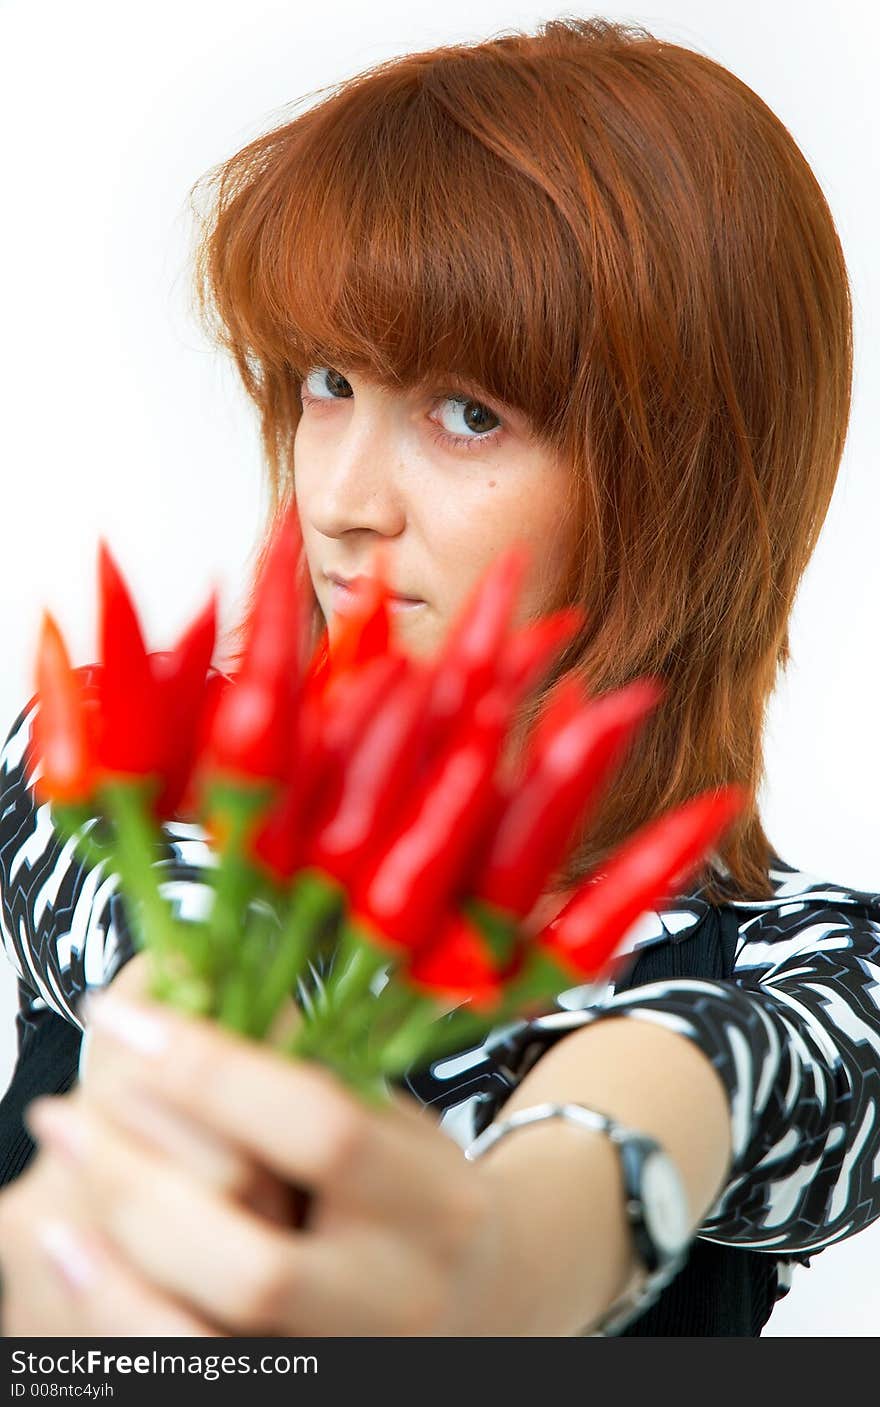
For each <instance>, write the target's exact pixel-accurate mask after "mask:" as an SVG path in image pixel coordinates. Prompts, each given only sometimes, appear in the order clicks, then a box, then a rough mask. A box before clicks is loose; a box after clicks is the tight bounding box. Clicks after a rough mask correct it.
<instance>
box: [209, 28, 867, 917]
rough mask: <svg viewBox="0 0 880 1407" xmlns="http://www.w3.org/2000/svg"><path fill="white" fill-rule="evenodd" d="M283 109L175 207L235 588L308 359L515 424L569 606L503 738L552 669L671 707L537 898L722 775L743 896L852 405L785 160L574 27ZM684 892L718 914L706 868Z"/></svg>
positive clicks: (741, 91)
mask: <svg viewBox="0 0 880 1407" xmlns="http://www.w3.org/2000/svg"><path fill="white" fill-rule="evenodd" d="M310 96H311V97H315V98H316V99H317V100H316V101H313V102H311V103H310V104H307V103H306V102H305V100H304V104H303V110H302V111H300V112H299V113H297V114H296V115H293V116H286V119H285V120H284V121H283V122H282V123H281V124H280V125H276V126H275V127H273V129H272V130H270V131H268V132H267V133H265V135H262V136H259V137H258V138H257V139H256V140H254V141H252V142H250V143H249V144H248V145H247V146H245V147H244V148H243V149H242V150H240V151H238V152H236V153H235V154H234V155H233V156H231V157H229V158H228V159H227V160H224V161H222V162H221V163H220V164H219V165H218V166H216V167H214V168H212V170H211V171H209V172H208V173H207V174H206V175H205V176H203V177H202V178H200V180H199V181H198V182H196V185H195V186H194V187H193V191H192V192H191V196H193V197H196V198H197V199H196V200H195V202H194V209H195V211H196V213H197V215H198V216H199V219H200V221H201V229H200V235H199V238H198V240H197V243H196V247H195V257H194V288H195V294H196V298H195V305H196V309H197V312H198V314H199V315H200V316H201V318H202V320H203V324H204V326H205V327H206V329H207V330H208V332H209V334H210V335H211V336H212V337H213V338H214V339H215V340H216V342H217V343H218V344H219V345H220V346H222V347H223V348H225V349H226V350H227V351H228V352H229V353H230V354H231V355H232V357H233V358H234V360H235V363H236V365H237V367H238V371H239V373H240V375H241V379H242V382H243V384H244V386H245V389H246V391H247V393H248V395H249V396H250V397H251V399H252V400H253V402H254V404H255V406H256V408H257V410H258V412H259V418H260V428H261V435H262V443H263V447H264V452H265V461H266V468H267V475H268V488H269V510H268V517H267V523H266V530H267V531H266V535H265V536H264V538H263V540H262V541H261V542H260V543H259V544H258V548H257V552H256V558H255V567H258V566H259V563H260V561H261V559H262V553H263V551H264V549H265V545H266V542H267V540H268V530H269V528H271V526H272V524H273V523H274V521H275V520H276V517H277V514H278V513H279V511H282V510H283V508H284V507H285V505H286V504H287V503H288V502H289V501H290V499H291V497H292V496H294V495H295V464H294V455H293V439H294V433H295V430H296V426H297V422H298V419H299V415H300V411H301V407H300V402H299V395H298V390H299V382H300V380H301V378H302V377H303V376H304V374H305V372H306V371H307V369H308V368H309V367H311V366H315V365H329V366H333V367H337V368H340V369H343V368H344V369H346V370H356V371H360V372H362V373H363V374H366V375H368V376H370V377H371V378H373V379H374V380H376V381H377V382H379V383H380V384H383V385H386V386H389V387H397V388H412V387H423V386H427V385H435V386H436V384H437V383H438V382H441V381H442V380H443V377H444V375H446V374H448V373H449V372H451V371H454V372H455V373H456V374H457V375H458V376H460V377H461V378H463V379H464V380H465V382H466V381H467V380H468V379H469V378H472V379H473V380H474V382H475V383H477V384H479V385H480V386H482V387H484V388H485V389H486V391H487V392H490V393H492V394H493V395H496V396H497V397H498V398H499V399H501V400H503V401H506V402H508V403H511V404H513V405H515V406H517V407H518V408H520V409H521V410H522V411H524V412H525V413H526V414H527V415H528V417H529V419H530V421H531V424H532V425H533V426H534V427H535V430H536V433H537V434H539V435H540V437H541V439H542V441H543V443H544V444H546V446H547V447H548V449H551V450H553V451H555V452H557V453H558V454H559V455H562V456H564V460H565V462H566V463H568V464H570V466H571V493H570V503H569V510H568V511H569V512H571V513H573V514H576V515H577V522H578V524H579V529H580V531H579V535H577V534H576V536H577V537H578V541H577V550H576V552H575V554H574V558H573V560H572V561H571V563H570V570H569V571H568V575H567V578H566V586H565V591H564V593H563V595H562V596H561V597H560V602H559V604H562V602H563V601H570V602H579V603H580V604H582V605H583V607H584V609H585V612H586V625H585V628H584V630H583V632H582V633H581V634H580V635H579V636H578V637H577V638H576V639H574V640H573V641H572V642H571V644H570V646H569V647H568V648H567V649H566V651H565V652H564V654H563V655H562V656H561V657H560V659H559V662H558V666H557V668H556V669H555V671H554V672H553V673H552V674H551V675H550V676H549V677H548V679H547V681H546V686H545V688H544V690H543V691H542V692H541V693H539V694H536V695H535V696H534V697H533V699H532V700H531V701H530V704H529V706H528V709H527V710H526V712H525V713H524V715H523V726H524V727H525V728H526V729H527V728H528V727H529V726H530V723H531V721H533V719H534V717H535V715H536V714H537V712H538V711H539V709H540V708H541V706H542V704H543V701H544V698H545V697H546V692H547V690H549V688H551V687H552V685H553V684H554V683H555V682H556V680H557V678H558V677H559V675H560V673H562V672H563V671H575V672H576V673H577V674H579V675H581V676H582V677H583V679H584V681H585V682H586V683H587V684H588V687H589V688H590V690H591V691H592V692H593V693H597V694H598V693H603V692H606V691H608V690H610V689H614V688H617V687H620V686H621V685H623V684H624V683H626V682H628V681H629V680H632V679H633V678H635V677H637V676H639V675H641V674H643V673H651V674H658V675H660V676H662V677H663V678H664V679H665V680H666V684H667V694H666V697H665V699H664V702H663V704H662V705H661V706H660V707H659V708H658V709H657V710H656V712H655V713H654V714H653V715H652V716H651V717H650V719H649V720H648V723H647V725H646V726H645V728H644V730H643V732H642V734H641V736H640V738H639V739H638V741H637V743H636V745H635V747H634V748H633V750H632V752H631V754H630V756H629V757H628V759H627V761H626V762H625V764H624V766H623V768H622V769H621V771H620V773H619V774H618V776H617V777H616V779H615V781H614V784H613V786H612V788H611V789H610V792H609V795H608V796H607V798H606V801H605V804H604V805H603V806H602V807H601V809H600V811H599V814H598V815H597V816H596V817H594V818H593V820H592V822H591V824H590V825H589V828H588V829H586V830H585V832H584V834H583V835H582V837H581V838H580V843H579V844H578V845H577V846H576V847H575V849H574V850H573V852H572V856H571V859H570V863H569V864H568V865H567V867H566V869H565V871H564V872H562V873H560V875H559V876H558V887H559V888H569V887H571V886H572V885H574V884H576V883H577V882H578V881H579V880H580V878H581V877H582V876H583V875H584V874H586V873H587V872H588V871H589V870H591V869H593V868H594V867H595V866H597V865H600V864H601V861H602V859H603V857H604V856H605V855H607V854H608V853H609V852H610V851H611V850H612V849H613V848H614V847H615V846H616V845H617V844H618V843H619V842H620V841H621V840H622V839H623V838H624V837H625V836H626V835H628V834H629V833H630V832H632V831H633V830H634V829H635V828H636V827H637V826H639V825H641V824H642V823H643V822H646V821H647V820H649V819H651V818H652V817H654V816H656V815H658V814H660V813H661V812H663V811H665V810H667V809H668V808H670V807H672V806H674V805H676V804H678V803H679V802H681V801H684V800H686V799H687V798H689V797H691V796H693V795H694V794H696V793H697V792H699V791H701V790H703V789H704V788H707V787H710V786H714V785H717V784H720V783H725V782H728V781H737V782H739V783H740V784H742V785H744V786H745V787H746V788H747V789H748V791H749V794H750V795H751V796H752V798H753V805H752V807H751V808H750V809H749V810H748V811H747V812H745V813H744V814H743V815H742V816H741V817H740V818H739V819H738V821H737V822H735V823H734V825H733V826H732V827H731V828H730V830H729V832H728V835H727V837H726V839H725V840H724V842H723V844H722V845H721V847H720V848H719V851H718V855H719V856H720V859H721V860H722V861H723V866H724V867H726V870H727V872H728V876H727V881H726V882H727V883H728V884H729V883H732V884H733V887H734V891H735V892H736V891H739V892H743V893H745V894H746V895H747V896H749V897H755V898H764V897H769V895H770V893H771V892H772V891H771V887H770V883H769V880H768V874H767V869H768V865H769V864H770V863H771V859H772V855H773V853H774V852H773V848H772V847H771V845H770V842H769V841H768V838H767V836H766V834H765V832H764V830H763V827H762V825H761V820H760V817H759V813H758V800H757V798H758V790H759V786H760V783H761V780H762V775H763V768H764V762H763V741H762V733H763V724H764V715H765V710H766V707H767V702H768V699H769V696H770V694H771V693H772V691H773V689H774V686H775V684H776V682H777V676H778V671H779V670H780V667H783V668H784V666H785V665H786V664H787V662H788V659H789V625H788V623H789V616H790V613H791V609H792V605H793V603H794V599H795V594H796V591H797V588H798V584H799V582H800V579H801V576H802V574H803V571H804V569H805V567H806V565H807V562H808V561H809V558H810V555H811V553H812V550H813V548H814V546H815V544H816V540H817V537H818V534H819V531H820V529H821V526H822V523H823V521H824V518H825V515H826V512H827V509H828V506H829V502H830V499H831V495H832V491H833V489H834V484H835V480H836V476H837V472H838V468H839V464H840V459H841V455H842V452H843V446H844V440H845V436H846V430H847V424H848V418H849V411H850V396H851V385H852V356H853V354H852V307H851V292H850V286H849V281H848V275H847V269H846V265H845V261H844V256H843V252H842V249H841V244H840V240H839V238H838V234H837V231H836V229H835V224H834V220H833V218H832V215H831V213H830V211H829V208H828V205H827V203H826V200H825V198H824V196H823V193H822V191H821V189H820V187H819V185H818V183H817V181H816V178H815V176H814V175H813V172H812V171H811V169H810V166H809V164H808V163H807V161H806V159H805V157H804V155H803V153H802V152H801V151H800V149H799V147H798V146H797V143H796V142H795V140H794V138H793V137H792V135H791V133H790V132H789V131H788V130H787V129H786V127H785V126H784V125H783V123H782V122H781V121H780V120H779V118H778V117H776V116H775V115H774V113H773V112H771V110H770V109H769V108H768V107H767V105H766V103H764V102H763V101H762V99H761V98H760V97H759V96H758V95H757V94H756V93H754V92H753V91H752V89H751V88H749V87H748V85H747V84H745V83H744V82H743V81H742V80H741V79H739V78H737V77H736V76H735V75H734V74H732V73H730V72H729V71H728V70H727V69H725V68H724V67H722V66H721V65H720V64H718V63H716V62H714V61H713V60H712V59H710V58H707V57H706V56H705V55H703V54H700V53H698V52H693V51H691V50H689V49H687V48H683V47H681V46H679V45H676V44H671V43H667V42H665V41H661V40H658V39H656V38H655V37H654V36H652V35H651V34H650V33H649V32H648V31H647V30H645V29H644V28H642V27H640V26H631V25H623V24H618V23H613V22H610V21H608V20H604V19H597V18H592V19H576V18H564V19H557V20H552V21H549V22H547V23H545V24H542V25H541V26H540V28H539V29H538V30H537V32H535V33H534V34H529V33H522V32H513V33H507V34H504V35H502V36H500V37H495V38H492V39H489V40H486V41H485V42H480V43H471V44H468V43H466V44H456V45H451V46H447V47H441V48H436V49H431V50H429V51H426V52H423V53H415V54H409V55H405V56H403V57H395V58H393V59H389V60H387V61H385V62H382V63H379V64H377V65H375V66H373V67H372V68H370V69H368V70H367V71H365V72H364V73H361V74H358V75H357V76H356V77H354V78H350V79H348V80H346V81H344V82H342V83H340V84H338V85H334V86H332V87H331V88H328V89H321V90H318V93H317V95H310ZM204 197H207V200H206V201H205V203H204V205H203V206H202V205H200V204H199V201H200V200H201V199H202V198H204ZM314 624H315V635H314V638H315V640H317V638H318V634H319V633H320V630H321V628H322V627H323V620H322V618H321V616H320V609H319V607H318V603H317V599H316V600H315V621H314ZM238 638H240V637H238ZM231 643H232V642H231ZM705 893H706V897H708V898H710V899H711V900H713V901H717V900H719V899H723V897H724V894H725V885H724V884H722V877H721V875H720V874H717V873H715V872H714V870H712V869H711V868H710V867H707V876H706V890H705Z"/></svg>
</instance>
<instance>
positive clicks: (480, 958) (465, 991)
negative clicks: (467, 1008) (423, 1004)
mask: <svg viewBox="0 0 880 1407" xmlns="http://www.w3.org/2000/svg"><path fill="white" fill-rule="evenodd" d="M507 975H508V974H507V973H504V972H502V971H501V970H500V969H499V968H498V966H497V964H496V963H495V961H494V960H493V956H492V950H491V948H490V946H489V944H488V943H487V942H486V939H485V937H484V936H483V934H482V932H481V931H480V928H479V926H478V925H477V924H476V923H474V921H473V920H472V919H470V918H469V917H468V915H467V914H465V913H462V912H461V911H460V910H455V911H452V912H450V913H449V914H447V916H446V918H445V920H444V921H443V922H442V923H441V924H440V927H439V929H438V930H437V933H436V937H435V938H434V939H433V941H432V942H431V943H430V944H428V945H426V946H425V947H424V948H420V949H419V950H418V951H416V952H414V953H413V954H412V955H411V957H410V959H409V960H408V961H407V963H406V965H405V966H404V967H403V968H402V970H401V973H400V978H398V977H397V976H395V979H394V980H395V981H396V980H404V981H406V982H409V983H411V984H412V985H413V986H414V987H418V988H422V989H423V990H424V991H426V992H427V993H428V994H429V995H431V996H434V997H437V996H438V995H439V996H442V997H454V998H455V999H456V1000H459V1001H466V1000H468V999H469V1000H470V1001H471V1003H472V1005H473V1006H474V1007H476V1008H478V1009H489V1010H491V1009H493V1008H494V1007H496V1006H497V1005H498V1004H499V1002H500V1001H501V998H502V995H503V992H504V978H505V977H506V976H507Z"/></svg>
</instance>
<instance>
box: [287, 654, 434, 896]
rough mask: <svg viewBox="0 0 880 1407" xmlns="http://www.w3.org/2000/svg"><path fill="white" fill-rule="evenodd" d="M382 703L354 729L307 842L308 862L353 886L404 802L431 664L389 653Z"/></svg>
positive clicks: (417, 750)
mask: <svg viewBox="0 0 880 1407" xmlns="http://www.w3.org/2000/svg"><path fill="white" fill-rule="evenodd" d="M389 660H390V662H391V664H392V666H393V668H392V670H390V671H389V672H388V674H387V679H386V682H385V683H384V684H383V690H382V703H381V707H380V708H378V709H377V710H376V711H375V713H374V714H373V715H372V716H371V717H369V718H368V719H367V720H366V723H365V726H363V727H361V728H359V729H358V730H357V732H356V733H355V735H354V739H353V746H352V747H351V749H350V751H349V755H348V757H347V759H346V762H345V766H344V768H343V769H342V770H341V772H340V775H339V780H338V785H337V787H335V788H334V789H332V791H331V789H330V788H328V789H327V794H326V796H325V804H324V806H323V808H322V812H321V814H320V815H319V816H318V818H317V820H316V822H315V825H314V826H313V828H312V830H311V834H310V836H309V839H308V841H307V845H306V863H308V864H310V865H314V866H316V867H317V868H319V869H323V870H326V871H327V873H329V874H332V875H333V876H334V877H335V878H336V879H337V880H338V881H339V882H340V883H341V884H344V885H345V886H346V887H347V888H349V889H351V888H353V887H354V884H355V878H356V875H357V872H358V870H359V869H361V868H363V867H364V866H365V865H366V863H367V862H368V859H369V858H370V856H371V855H372V854H374V853H375V851H376V848H377V847H378V846H383V847H384V845H385V840H386V837H387V835H388V833H389V831H390V829H391V826H392V825H393V823H394V820H395V819H396V817H397V815H398V814H399V812H400V810H401V809H402V807H403V805H404V803H405V799H406V797H407V796H408V794H409V790H410V786H411V783H412V780H413V778H414V777H415V773H416V767H417V763H418V760H419V759H420V757H421V751H422V746H423V740H424V735H425V703H426V700H427V697H428V693H429V690H430V689H431V687H432V683H433V670H432V669H431V668H426V667H424V666H419V665H417V664H413V663H410V662H407V661H405V660H404V659H402V658H401V659H396V658H394V657H389Z"/></svg>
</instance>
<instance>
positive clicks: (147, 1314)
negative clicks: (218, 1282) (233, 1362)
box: [0, 1150, 220, 1338]
mask: <svg viewBox="0 0 880 1407" xmlns="http://www.w3.org/2000/svg"><path fill="white" fill-rule="evenodd" d="M71 1182H72V1179H71V1176H70V1169H69V1166H68V1165H67V1164H66V1163H65V1162H64V1161H62V1160H61V1159H59V1158H57V1157H54V1156H53V1155H52V1154H51V1153H49V1152H47V1151H46V1150H38V1151H37V1153H36V1155H35V1157H34V1158H33V1159H32V1160H31V1162H30V1164H29V1166H28V1167H27V1169H26V1170H25V1172H24V1173H22V1175H21V1176H20V1177H19V1178H17V1179H16V1180H15V1182H14V1184H12V1185H11V1186H10V1187H8V1188H6V1189H5V1190H4V1194H3V1196H4V1200H3V1209H2V1215H0V1253H2V1254H0V1273H2V1285H3V1295H2V1315H3V1321H2V1332H3V1337H4V1338H24V1337H64V1338H70V1337H79V1336H81V1335H83V1334H92V1335H95V1336H98V1335H101V1336H103V1335H115V1336H123V1337H128V1336H141V1335H144V1336H153V1335H157V1336H166V1335H167V1336H169V1337H175V1338H178V1337H184V1336H185V1337H207V1338H214V1337H218V1336H219V1334H220V1331H219V1328H218V1326H216V1325H212V1324H209V1323H208V1322H207V1321H204V1320H201V1319H200V1318H199V1317H198V1316H197V1315H194V1314H193V1313H192V1312H191V1311H190V1310H189V1309H188V1308H187V1307H186V1306H185V1305H182V1304H179V1303H176V1302H174V1301H172V1300H169V1299H167V1298H165V1297H164V1296H163V1295H161V1294H160V1293H158V1292H157V1291H156V1290H155V1289H154V1288H153V1287H151V1286H150V1285H148V1284H147V1283H145V1282H144V1281H143V1280H142V1279H140V1278H139V1277H138V1276H137V1275H136V1274H135V1273H133V1271H132V1269H131V1268H130V1267H128V1266H126V1265H125V1263H124V1260H123V1259H121V1258H120V1256H119V1255H118V1254H117V1253H115V1252H114V1250H113V1247H112V1246H111V1245H110V1244H109V1243H107V1242H106V1241H104V1240H102V1239H101V1237H100V1235H99V1233H97V1231H96V1230H95V1229H94V1228H90V1227H89V1226H88V1224H87V1217H86V1214H85V1212H84V1209H83V1206H82V1203H81V1201H80V1200H78V1199H77V1197H76V1195H75V1193H74V1189H73V1188H72V1186H71Z"/></svg>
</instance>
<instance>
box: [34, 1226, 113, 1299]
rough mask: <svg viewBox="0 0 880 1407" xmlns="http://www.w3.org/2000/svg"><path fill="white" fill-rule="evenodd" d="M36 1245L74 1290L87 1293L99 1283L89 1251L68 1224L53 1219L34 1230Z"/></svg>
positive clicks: (95, 1262) (94, 1262)
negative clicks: (37, 1244)
mask: <svg viewBox="0 0 880 1407" xmlns="http://www.w3.org/2000/svg"><path fill="white" fill-rule="evenodd" d="M36 1237H37V1241H38V1243H39V1245H40V1247H41V1248H42V1250H43V1252H44V1253H45V1255H46V1256H47V1257H48V1258H49V1260H50V1261H51V1262H52V1264H53V1265H54V1267H55V1269H56V1270H57V1271H58V1273H59V1275H61V1277H62V1279H64V1280H65V1281H66V1282H67V1284H68V1285H70V1286H71V1288H72V1289H74V1290H87V1289H90V1288H91V1286H93V1285H94V1284H95V1283H96V1281H97V1279H98V1273H99V1269H98V1263H97V1260H96V1258H95V1255H94V1253H93V1251H92V1250H91V1248H90V1247H88V1246H86V1243H85V1241H84V1240H83V1239H82V1237H81V1236H80V1235H79V1233H78V1232H77V1231H76V1230H75V1229H74V1228H73V1226H72V1225H71V1224H70V1222H69V1221H62V1220H61V1219H60V1218H59V1217H53V1218H52V1219H50V1220H48V1221H41V1222H38V1223H37V1226H36Z"/></svg>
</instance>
